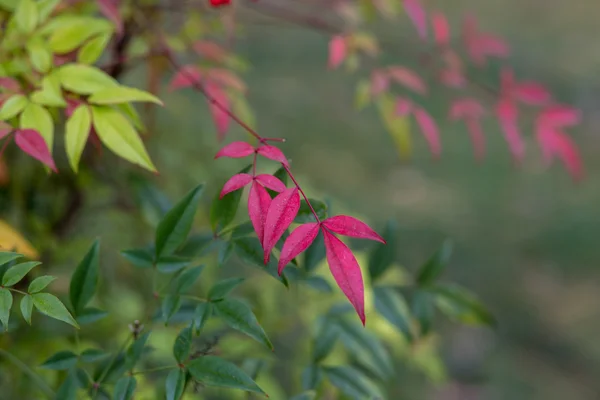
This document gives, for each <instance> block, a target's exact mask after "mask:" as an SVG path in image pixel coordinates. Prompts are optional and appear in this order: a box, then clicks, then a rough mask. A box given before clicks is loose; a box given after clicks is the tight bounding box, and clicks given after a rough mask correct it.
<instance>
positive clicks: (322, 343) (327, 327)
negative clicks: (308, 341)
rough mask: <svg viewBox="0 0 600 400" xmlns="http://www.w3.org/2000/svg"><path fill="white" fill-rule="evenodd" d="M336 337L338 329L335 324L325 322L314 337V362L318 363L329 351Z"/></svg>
mask: <svg viewBox="0 0 600 400" xmlns="http://www.w3.org/2000/svg"><path fill="white" fill-rule="evenodd" d="M337 339H338V331H337V329H336V327H335V326H332V325H331V324H329V323H325V324H324V325H323V327H322V328H321V329H320V330H319V333H318V335H317V336H316V338H315V339H314V342H315V343H314V349H313V356H312V360H313V362H314V363H315V364H318V363H320V362H321V361H323V360H324V359H325V357H327V356H328V355H329V353H331V350H332V349H333V346H334V345H335V343H336V341H337Z"/></svg>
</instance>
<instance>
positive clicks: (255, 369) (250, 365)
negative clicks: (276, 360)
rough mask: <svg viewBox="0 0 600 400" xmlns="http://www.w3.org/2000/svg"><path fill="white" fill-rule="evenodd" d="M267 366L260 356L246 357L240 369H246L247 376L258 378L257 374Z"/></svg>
mask: <svg viewBox="0 0 600 400" xmlns="http://www.w3.org/2000/svg"><path fill="white" fill-rule="evenodd" d="M266 367H267V362H266V360H264V359H261V358H246V359H245V360H244V363H243V364H242V369H243V370H244V371H246V373H247V374H248V376H249V377H250V378H252V379H254V380H256V378H258V374H260V372H261V371H262V370H263V369H265V368H266Z"/></svg>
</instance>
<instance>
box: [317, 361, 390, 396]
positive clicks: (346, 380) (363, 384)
mask: <svg viewBox="0 0 600 400" xmlns="http://www.w3.org/2000/svg"><path fill="white" fill-rule="evenodd" d="M323 371H324V372H325V375H326V376H327V378H329V381H330V382H331V383H332V384H333V386H335V387H337V388H338V389H339V390H340V391H342V393H344V394H345V395H347V396H349V397H350V398H352V399H373V398H375V399H380V398H383V397H382V396H381V392H380V391H379V390H378V389H377V387H376V386H375V385H374V384H373V382H371V381H370V380H369V378H367V377H366V376H365V375H364V374H363V373H362V372H360V371H359V370H358V369H355V368H353V367H326V368H323Z"/></svg>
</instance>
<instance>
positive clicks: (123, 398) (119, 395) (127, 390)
mask: <svg viewBox="0 0 600 400" xmlns="http://www.w3.org/2000/svg"><path fill="white" fill-rule="evenodd" d="M136 386H137V381H136V380H135V378H134V377H133V376H124V377H122V378H121V379H119V380H118V381H117V383H115V391H114V393H113V400H131V399H133V393H134V392H135V388H136Z"/></svg>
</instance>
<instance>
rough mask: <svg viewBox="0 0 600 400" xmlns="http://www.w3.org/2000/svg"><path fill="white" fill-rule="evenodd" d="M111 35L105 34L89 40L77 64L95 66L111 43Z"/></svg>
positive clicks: (78, 56) (81, 50)
mask: <svg viewBox="0 0 600 400" xmlns="http://www.w3.org/2000/svg"><path fill="white" fill-rule="evenodd" d="M111 37H112V34H111V33H103V34H100V35H98V36H96V37H93V38H91V39H90V40H88V41H87V42H86V43H85V44H84V45H83V46H81V49H80V50H79V53H78V54H77V62H79V63H81V64H89V65H91V64H94V63H95V62H96V61H98V59H99V58H100V57H101V56H102V54H103V53H104V51H105V50H106V47H107V46H108V44H109V43H110V39H111Z"/></svg>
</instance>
